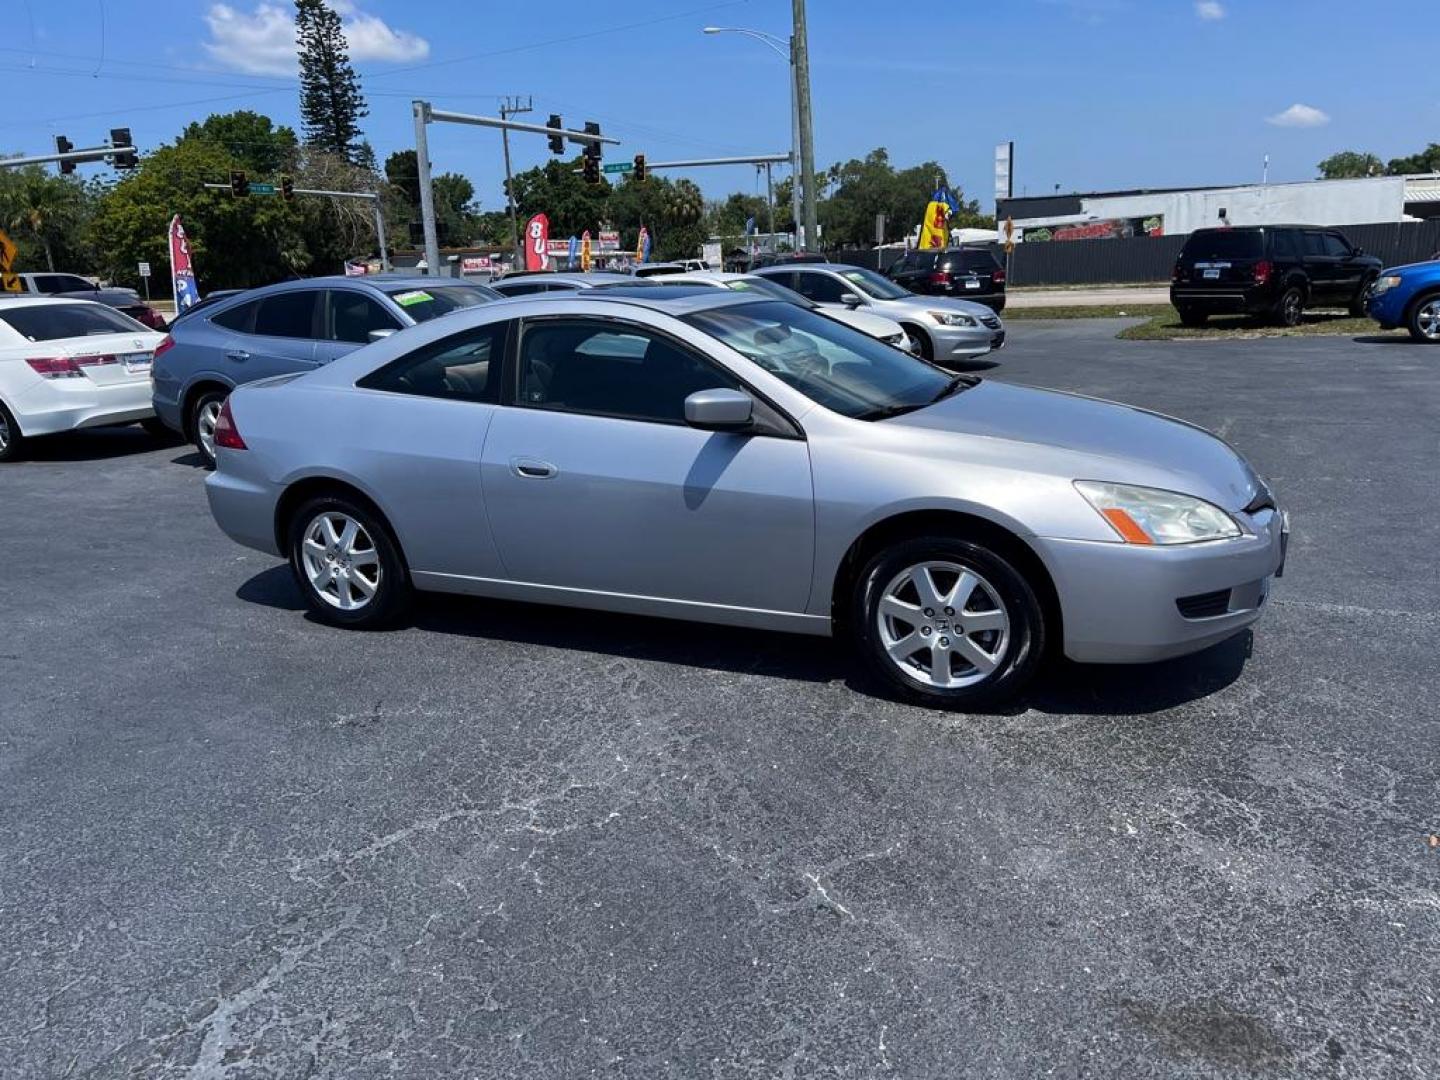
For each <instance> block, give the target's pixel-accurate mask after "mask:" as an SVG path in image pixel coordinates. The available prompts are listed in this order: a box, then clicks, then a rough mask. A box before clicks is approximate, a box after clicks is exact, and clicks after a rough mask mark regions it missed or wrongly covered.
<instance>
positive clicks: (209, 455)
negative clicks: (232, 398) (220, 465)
mask: <svg viewBox="0 0 1440 1080" xmlns="http://www.w3.org/2000/svg"><path fill="white" fill-rule="evenodd" d="M228 396H229V394H227V393H226V392H225V391H224V390H206V391H205V392H204V393H202V394H200V395H199V396H197V397H196V398H195V401H194V402H193V403H192V404H191V406H190V434H191V437H192V438H193V439H194V440H195V449H196V450H199V451H200V456H201V457H203V458H204V459H205V464H207V465H209V466H210V467H212V468H213V467H214V465H215V424H216V422H217V421H219V419H220V410H221V408H223V407H224V405H225V399H226V398H227V397H228Z"/></svg>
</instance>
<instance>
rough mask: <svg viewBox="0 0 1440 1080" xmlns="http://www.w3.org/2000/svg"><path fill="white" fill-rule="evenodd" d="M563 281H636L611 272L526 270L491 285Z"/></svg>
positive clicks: (630, 277)
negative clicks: (513, 282) (516, 282)
mask: <svg viewBox="0 0 1440 1080" xmlns="http://www.w3.org/2000/svg"><path fill="white" fill-rule="evenodd" d="M522 280H523V281H532V280H543V281H561V282H579V283H582V284H583V283H587V282H600V283H604V282H609V281H634V280H635V279H634V277H632V276H631V275H630V274H617V273H614V272H613V271H610V270H592V271H590V272H589V273H584V272H582V271H578V270H559V271H556V270H524V271H521V272H520V273H518V274H506V275H505V276H504V277H503V278H501V279H500V280H499V281H496V282H492V283H491V284H494V285H500V284H504V283H505V282H507V281H522Z"/></svg>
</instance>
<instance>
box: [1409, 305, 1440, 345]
mask: <svg viewBox="0 0 1440 1080" xmlns="http://www.w3.org/2000/svg"><path fill="white" fill-rule="evenodd" d="M1415 325H1416V327H1417V328H1418V329H1419V330H1420V333H1421V335H1422V336H1423V337H1424V338H1425V339H1426V340H1428V341H1440V296H1437V297H1436V298H1435V299H1433V300H1428V301H1426V302H1425V303H1424V304H1423V305H1421V307H1420V310H1419V311H1417V312H1416V313H1415Z"/></svg>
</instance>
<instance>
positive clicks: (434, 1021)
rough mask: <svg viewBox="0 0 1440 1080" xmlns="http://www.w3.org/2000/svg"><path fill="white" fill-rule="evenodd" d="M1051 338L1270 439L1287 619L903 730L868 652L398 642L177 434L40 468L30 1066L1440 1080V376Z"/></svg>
mask: <svg viewBox="0 0 1440 1080" xmlns="http://www.w3.org/2000/svg"><path fill="white" fill-rule="evenodd" d="M1118 325H1120V324H1117V323H1114V322H1104V321H1090V322H1079V321H1069V322H1064V323H1052V324H1045V323H1039V322H1023V323H1016V324H1014V325H1013V326H1012V328H1011V329H1012V344H1011V345H1010V347H1008V348H1007V349H1006V350H1005V351H1004V352H1003V354H1001V357H1000V359H1001V360H1002V361H1003V363H1002V364H1001V365H1000V366H999V367H997V368H996V369H994V371H993V372H992V373H991V374H992V375H993V376H994V377H998V378H1003V379H1010V380H1015V381H1020V382H1028V383H1037V384H1043V385H1050V386H1057V387H1062V388H1066V389H1073V390H1078V391H1082V392H1085V393H1091V394H1097V395H1099V396H1104V397H1111V398H1116V399H1119V400H1122V401H1127V402H1133V403H1136V404H1140V405H1144V406H1148V407H1151V408H1156V409H1160V410H1162V411H1165V412H1168V413H1172V414H1175V415H1178V416H1181V417H1184V418H1186V419H1189V420H1193V421H1195V422H1197V423H1200V424H1203V425H1205V426H1207V427H1210V428H1212V429H1215V430H1217V431H1219V432H1221V433H1223V434H1224V435H1225V437H1226V438H1228V439H1229V440H1230V441H1231V442H1233V443H1234V444H1235V445H1236V446H1237V447H1239V448H1240V449H1241V450H1242V451H1243V452H1244V453H1245V454H1247V455H1248V456H1249V457H1250V458H1251V460H1252V461H1253V462H1254V463H1255V464H1256V466H1257V467H1258V468H1259V469H1260V470H1261V471H1262V473H1264V474H1266V475H1267V476H1268V477H1270V478H1271V480H1272V481H1273V483H1274V486H1275V489H1276V491H1277V493H1278V495H1279V497H1280V499H1281V500H1282V502H1283V503H1284V504H1285V505H1286V506H1287V507H1288V509H1289V510H1290V511H1291V512H1292V515H1293V518H1294V537H1293V544H1292V548H1291V558H1290V568H1289V571H1288V573H1287V576H1286V578H1285V580H1284V581H1283V582H1282V583H1281V584H1280V586H1279V588H1278V590H1277V593H1276V595H1275V598H1274V601H1273V606H1272V607H1271V609H1270V610H1269V611H1268V613H1267V614H1266V616H1265V617H1264V618H1263V619H1262V620H1261V622H1260V623H1259V624H1258V626H1257V627H1256V629H1255V632H1254V634H1253V636H1251V635H1246V636H1245V637H1242V638H1239V639H1236V640H1233V641H1231V642H1229V643H1226V644H1224V645H1222V646H1219V647H1217V648H1215V649H1212V650H1210V651H1209V652H1207V653H1204V654H1202V655H1200V656H1197V657H1192V658H1189V659H1185V660H1180V661H1174V662H1170V663H1166V664H1162V665H1156V666H1152V667H1146V668H1099V667H1088V668H1087V667H1077V666H1067V667H1065V668H1064V669H1063V670H1061V671H1060V672H1059V673H1058V674H1057V675H1056V676H1055V677H1053V678H1052V679H1051V680H1050V681H1049V682H1048V683H1047V684H1046V685H1044V686H1043V687H1042V688H1041V689H1039V690H1038V691H1037V692H1036V693H1035V695H1034V696H1033V697H1032V699H1031V700H1030V701H1029V703H1028V705H1027V707H1025V708H1020V709H1015V710H1013V711H1011V712H1009V713H1006V714H1002V715H991V716H978V717H974V716H960V715H947V714H943V713H936V712H930V711H924V710H920V709H915V708H910V707H906V706H902V705H898V704H895V703H893V702H891V701H888V700H886V699H885V698H883V697H881V696H878V695H877V693H876V691H875V688H874V687H873V686H870V685H868V684H867V683H866V682H865V681H864V679H863V678H861V677H860V676H859V675H858V674H857V673H856V672H854V671H853V670H852V665H851V664H850V662H849V661H848V659H847V657H846V656H845V654H844V653H843V652H842V651H840V650H838V649H836V648H834V647H833V646H832V645H830V644H829V643H827V642H824V641H819V640H812V639H806V638H799V637H794V638H792V637H785V636H781V635H771V634H757V633H751V632H744V631H738V630H724V629H714V628H708V627H703V626H692V625H685V624H678V623H666V622H660V621H652V620H644V619H638V618H626V617H619V616H612V615H603V614H593V613H587V612H583V611H573V610H562V609H548V608H541V607H525V606H520V605H511V604H500V603H488V602H478V601H471V600H461V599H445V598H441V599H427V600H426V601H425V602H424V603H422V605H421V606H420V608H419V610H418V612H417V614H416V617H415V619H414V621H413V622H412V623H411V624H410V625H408V626H406V627H404V628H402V629H399V630H396V631H393V632H388V633H377V634H356V633H347V632H344V631H339V630H332V629H328V628H326V627H324V626H321V625H319V624H317V623H315V622H313V621H311V620H310V619H308V618H307V617H306V616H305V615H304V613H303V611H302V609H301V604H300V599H299V596H298V594H297V592H296V591H295V589H294V588H293V587H292V585H291V583H290V580H289V577H288V574H287V571H286V570H285V569H284V568H283V567H282V566H280V565H278V564H277V563H276V562H274V561H273V560H271V559H268V558H266V557H264V556H262V555H259V554H257V553H253V552H248V551H245V550H242V549H241V548H238V547H236V546H235V545H233V544H231V543H230V542H229V541H227V540H226V539H225V538H224V537H223V536H221V535H220V533H219V532H218V530H217V529H216V528H215V526H214V525H213V523H212V522H211V520H210V517H209V515H208V513H207V511H206V509H205V503H204V497H203V492H202V489H201V481H202V479H203V473H202V472H201V471H200V470H199V468H197V467H196V459H195V457H194V456H193V455H192V454H189V453H188V452H187V451H186V450H185V449H184V448H179V447H174V446H160V445H159V444H157V443H155V442H154V441H152V440H150V439H149V438H148V437H147V436H145V435H144V434H143V433H142V432H140V431H139V429H134V428H132V429H123V430H110V431H96V432H92V433H87V434H83V435H76V436H74V437H70V438H66V439H62V440H59V441H55V442H51V443H48V444H41V445H37V446H36V447H35V459H34V460H32V461H29V462H26V463H23V464H18V465H14V466H7V467H3V468H0V584H3V590H0V598H3V601H0V620H3V621H0V626H3V634H0V1017H3V1018H4V1019H3V1023H0V1077H4V1078H6V1080H10V1078H21V1077H24V1078H29V1077H172V1076H173V1077H182V1076H183V1077H196V1078H201V1077H204V1078H219V1077H227V1078H231V1080H241V1078H244V1080H249V1078H264V1077H297V1076H314V1077H345V1078H356V1077H361V1078H364V1077H381V1076H404V1077H429V1076H435V1077H511V1076H524V1077H527V1078H542V1077H587V1076H603V1077H634V1078H654V1077H676V1078H680V1077H684V1078H689V1077H766V1078H769V1077H816V1076H824V1077H878V1076H889V1075H893V1076H897V1077H931V1076H934V1077H961V1076H963V1077H966V1078H989V1077H996V1078H998V1077H1029V1076H1057V1077H1097V1078H1099V1077H1103V1078H1110V1077H1125V1078H1126V1080H1135V1078H1144V1077H1166V1078H1173V1077H1180V1078H1198V1077H1213V1076H1222V1075H1223V1076H1251V1075H1254V1076H1307V1077H1308V1076H1315V1077H1386V1078H1411V1077H1413V1078H1422V1077H1433V1076H1435V1075H1437V1073H1440V1020H1437V1017H1440V1009H1437V1002H1436V997H1437V993H1440V974H1437V973H1440V948H1437V946H1440V848H1436V847H1432V846H1430V840H1429V838H1430V837H1431V836H1432V834H1436V833H1440V765H1437V761H1440V738H1437V736H1440V725H1437V720H1440V708H1437V704H1436V699H1437V692H1440V663H1437V660H1436V657H1437V646H1436V640H1437V632H1440V614H1437V612H1440V570H1437V567H1440V562H1437V559H1436V552H1437V550H1440V520H1437V510H1436V501H1435V498H1436V493H1437V491H1440V454H1437V450H1440V441H1437V432H1440V350H1434V349H1430V350H1427V349H1425V348H1422V347H1416V346H1412V345H1409V344H1408V343H1405V342H1398V341H1385V342H1380V341H1364V340H1361V341H1353V340H1350V339H1345V338H1305V339H1296V340H1279V339H1277V340H1263V341H1246V342H1239V343H1225V342H1184V343H1154V342H1150V343H1141V342H1118V341H1115V340H1113V334H1114V332H1115V330H1116V329H1117V327H1118Z"/></svg>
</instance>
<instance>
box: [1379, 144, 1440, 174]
mask: <svg viewBox="0 0 1440 1080" xmlns="http://www.w3.org/2000/svg"><path fill="white" fill-rule="evenodd" d="M1385 171H1386V172H1387V173H1389V174H1390V175H1391V176H1405V175H1406V174H1408V173H1433V172H1440V143H1431V144H1430V145H1429V146H1427V147H1426V148H1425V149H1424V150H1422V151H1420V153H1418V154H1411V155H1410V156H1409V157H1401V158H1392V159H1391V161H1390V164H1389V165H1387V166H1385Z"/></svg>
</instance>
